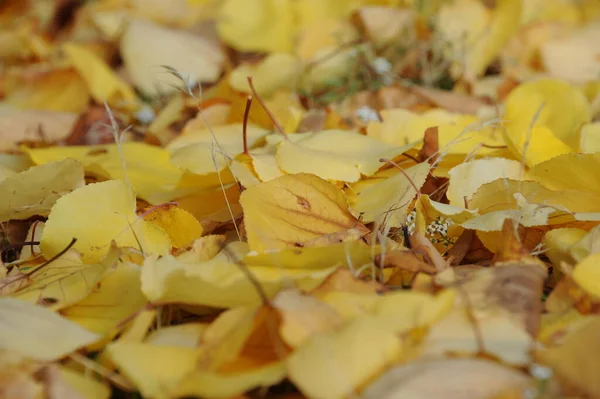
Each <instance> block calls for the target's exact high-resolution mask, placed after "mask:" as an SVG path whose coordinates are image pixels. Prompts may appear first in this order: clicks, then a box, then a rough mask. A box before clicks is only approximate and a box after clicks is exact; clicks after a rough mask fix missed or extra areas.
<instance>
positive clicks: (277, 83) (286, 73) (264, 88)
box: [229, 53, 301, 98]
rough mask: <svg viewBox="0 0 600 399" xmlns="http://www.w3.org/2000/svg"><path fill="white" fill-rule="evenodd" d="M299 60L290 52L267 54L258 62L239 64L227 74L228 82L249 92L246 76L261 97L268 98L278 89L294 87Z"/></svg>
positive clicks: (238, 88)
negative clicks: (250, 79) (249, 77)
mask: <svg viewBox="0 0 600 399" xmlns="http://www.w3.org/2000/svg"><path fill="white" fill-rule="evenodd" d="M300 72H301V70H300V60H298V58H296V57H295V56H293V55H291V54H286V53H274V54H269V55H268V56H267V57H266V58H265V59H264V60H262V61H260V62H259V63H258V64H254V65H251V64H241V65H239V66H238V67H237V68H235V69H234V70H233V71H231V74H230V75H229V84H230V85H231V87H233V88H234V89H235V90H237V91H241V92H243V93H249V92H250V86H249V85H248V76H251V77H252V84H253V85H254V87H255V88H256V91H257V92H258V94H259V95H260V96H261V97H264V98H268V97H270V96H271V95H273V94H274V93H275V91H276V90H278V89H295V88H296V79H297V78H298V76H299V75H300Z"/></svg>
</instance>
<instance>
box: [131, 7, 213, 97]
mask: <svg viewBox="0 0 600 399" xmlns="http://www.w3.org/2000/svg"><path fill="white" fill-rule="evenodd" d="M149 42H151V43H153V49H152V50H151V49H149V47H146V46H144V43H149ZM154 46H156V47H154ZM120 49H121V54H122V56H123V62H124V64H125V67H126V68H127V71H128V72H129V75H130V76H131V79H132V80H133V82H134V84H135V86H136V87H137V88H138V89H140V90H141V91H142V92H144V93H146V94H148V95H157V94H159V93H164V92H172V91H174V90H176V89H177V88H178V87H182V88H183V89H184V90H187V88H185V85H186V84H188V83H191V84H192V85H193V84H195V83H196V82H213V81H215V80H216V79H217V78H218V77H219V75H220V73H221V67H222V64H223V62H224V55H223V53H222V51H221V49H220V48H219V47H218V46H217V45H216V44H215V43H213V42H211V41H210V40H208V39H205V38H203V37H201V36H198V35H193V34H191V33H189V32H185V31H179V30H174V29H169V28H166V27H162V26H160V25H157V24H155V23H153V22H151V21H148V20H144V19H139V18H134V19H132V20H131V21H130V22H129V25H128V26H127V29H126V30H125V34H124V35H123V38H122V39H121V46H120ZM159 49H160V51H159ZM165 67H169V68H172V70H173V71H175V72H176V73H177V74H180V76H181V77H183V79H184V81H182V80H181V79H179V78H178V77H176V76H173V74H172V73H170V72H169V71H168V70H167V69H165Z"/></svg>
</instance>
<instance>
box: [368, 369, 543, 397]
mask: <svg viewBox="0 0 600 399" xmlns="http://www.w3.org/2000/svg"><path fill="white" fill-rule="evenodd" d="M528 389H534V386H533V381H532V379H531V378H530V377H528V376H526V375H525V374H524V373H522V372H521V371H520V370H516V369H514V368H511V367H507V366H504V365H502V364H498V363H496V362H494V361H492V360H488V359H419V360H416V361H413V362H410V363H407V364H405V365H402V366H397V367H394V368H392V369H391V370H389V371H388V372H386V373H385V374H383V375H382V376H381V377H380V378H378V379H377V380H376V381H375V382H374V383H373V384H371V385H370V386H369V387H367V389H365V391H364V392H363V393H362V395H361V397H362V398H364V399H379V398H409V397H413V398H428V399H460V398H470V399H491V398H494V399H501V398H505V399H508V398H513V397H514V398H515V399H516V398H522V397H523V395H522V393H523V392H526V391H527V390H528ZM507 391H508V392H509V393H514V395H515V396H507V397H505V396H499V395H501V394H503V393H505V392H507Z"/></svg>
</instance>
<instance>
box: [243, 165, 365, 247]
mask: <svg viewBox="0 0 600 399" xmlns="http://www.w3.org/2000/svg"><path fill="white" fill-rule="evenodd" d="M240 203H241V205H242V208H243V210H244V225H245V228H246V234H247V237H248V244H249V245H250V249H251V250H253V251H257V252H264V251H267V250H270V249H281V248H288V247H294V246H296V247H297V246H299V245H300V246H305V247H307V246H319V244H321V245H323V244H327V243H333V242H341V241H344V240H345V239H346V238H354V239H356V238H358V237H360V236H362V235H363V233H364V232H366V229H365V227H364V226H363V225H362V224H361V223H360V222H358V220H356V219H355V218H354V217H353V216H352V215H351V214H350V212H349V211H348V205H347V203H346V198H345V197H344V193H343V192H342V191H341V190H339V189H338V188H337V187H335V186H334V185H332V184H331V183H328V182H327V181H325V180H323V179H321V178H319V177H317V176H314V175H310V174H304V173H301V174H296V175H286V176H282V177H279V178H277V179H274V180H270V181H268V182H265V183H261V184H258V185H256V186H253V187H250V188H248V189H247V190H246V191H244V192H243V193H242V195H241V197H240Z"/></svg>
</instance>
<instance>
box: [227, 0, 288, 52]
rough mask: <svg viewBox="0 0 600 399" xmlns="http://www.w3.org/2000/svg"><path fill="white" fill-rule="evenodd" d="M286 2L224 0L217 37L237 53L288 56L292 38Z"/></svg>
mask: <svg viewBox="0 0 600 399" xmlns="http://www.w3.org/2000/svg"><path fill="white" fill-rule="evenodd" d="M292 7H293V2H292V1H290V0H266V1H263V0H251V1H248V0H225V1H223V2H222V3H221V8H220V18H219V23H218V25H217V29H218V31H219V35H220V36H221V37H222V39H223V40H224V41H225V42H227V44H229V45H230V46H232V47H234V48H235V49H237V50H240V51H265V52H271V53H275V52H291V51H292V48H293V35H294V34H295V30H296V29H295V24H294V12H293V8H292Z"/></svg>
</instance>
